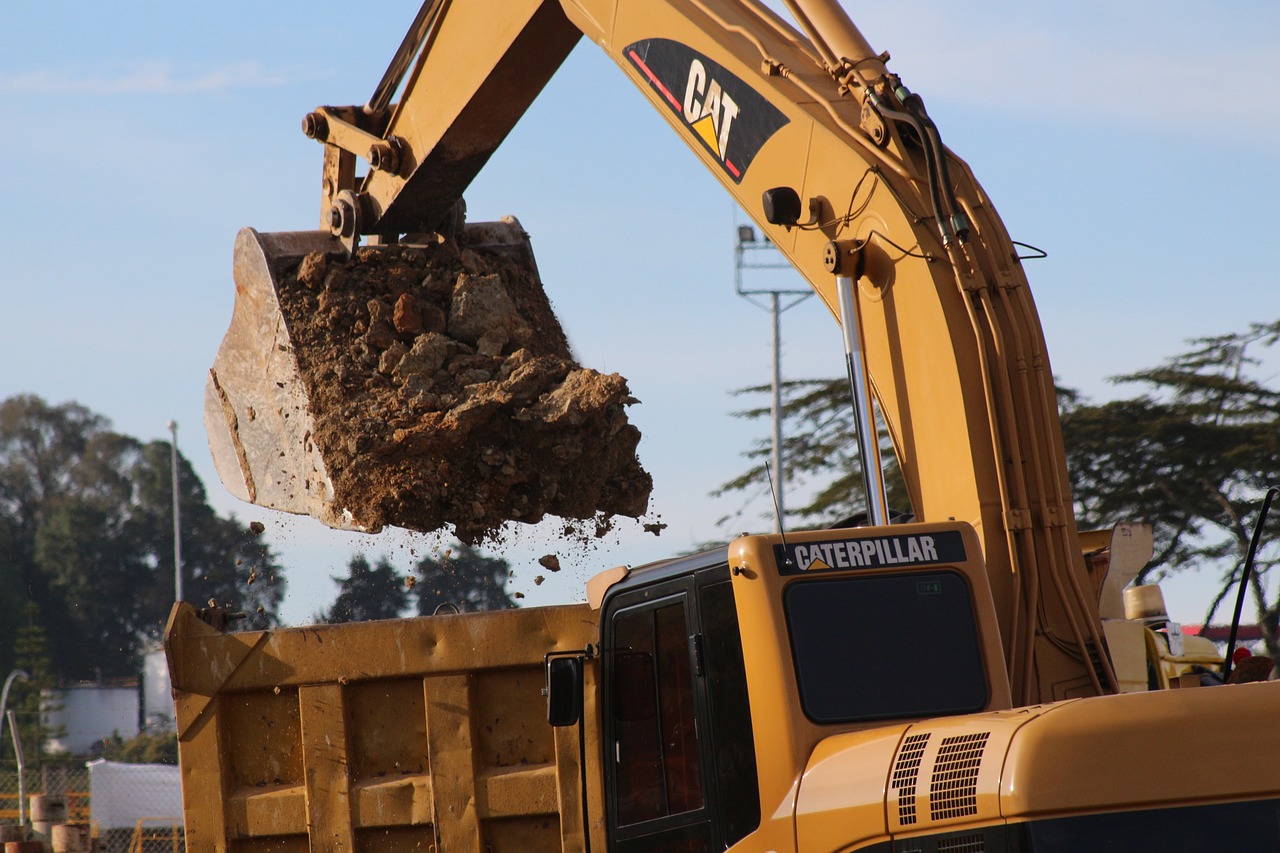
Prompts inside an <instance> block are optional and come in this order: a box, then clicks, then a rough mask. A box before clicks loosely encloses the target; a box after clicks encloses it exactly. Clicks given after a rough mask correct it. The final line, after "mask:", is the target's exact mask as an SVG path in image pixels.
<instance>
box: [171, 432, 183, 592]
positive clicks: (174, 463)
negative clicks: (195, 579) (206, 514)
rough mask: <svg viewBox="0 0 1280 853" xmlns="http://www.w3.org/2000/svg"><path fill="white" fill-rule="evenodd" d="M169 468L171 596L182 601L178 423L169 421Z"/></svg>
mask: <svg viewBox="0 0 1280 853" xmlns="http://www.w3.org/2000/svg"><path fill="white" fill-rule="evenodd" d="M169 434H170V435H171V436H172V438H171V440H170V441H169V450H170V454H169V458H170V465H169V467H170V468H171V469H172V471H173V594H174V601H182V522H181V519H180V516H179V511H178V422H177V421H169Z"/></svg>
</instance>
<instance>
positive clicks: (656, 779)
mask: <svg viewBox="0 0 1280 853" xmlns="http://www.w3.org/2000/svg"><path fill="white" fill-rule="evenodd" d="M721 575H723V578H721V577H720V576H721ZM700 610H707V611H708V612H707V613H705V614H702V613H700ZM704 626H705V627H704ZM704 630H711V631H713V632H714V636H711V637H707V636H704V634H703V631H704ZM604 639H605V644H604V646H605V647H604V648H603V649H602V654H603V658H604V661H603V662H604V669H603V683H602V688H603V690H604V693H605V696H604V700H605V701H604V706H605V721H606V723H605V741H604V750H605V755H604V766H605V775H606V783H605V793H606V797H607V798H608V807H607V809H606V811H607V812H608V817H607V830H608V836H609V841H610V849H612V850H617V851H618V853H648V851H659V850H661V851H676V853H703V851H706V853H711V852H712V851H720V850H723V849H725V847H727V846H729V845H730V844H732V843H733V842H734V841H736V840H738V839H739V838H741V837H742V836H743V835H745V834H746V833H747V832H749V831H750V829H753V828H754V827H755V825H757V824H758V821H759V806H758V802H759V800H758V789H757V787H756V778H755V753H754V747H753V746H752V733H751V722H750V708H749V706H748V704H747V698H746V684H745V675H744V672H743V669H742V662H741V660H742V658H741V649H740V640H739V637H738V625H737V617H736V612H735V610H734V607H733V598H732V590H731V587H730V585H729V582H728V570H727V566H726V567H723V569H722V570H720V571H710V572H699V573H698V575H697V576H684V577H679V578H675V579H672V580H668V581H664V582H662V583H659V584H655V585H653V586H649V587H645V588H642V589H637V590H633V591H628V592H626V593H622V594H620V595H619V596H618V597H617V598H616V599H615V600H614V601H612V602H611V603H610V605H608V615H607V616H606V622H605V636H604ZM712 693H716V694H719V695H718V696H716V697H713V696H712V695H710V694H712ZM739 788H741V789H743V790H738V789H739ZM725 799H728V800H730V801H731V802H730V804H729V806H730V807H729V808H728V809H725V808H720V807H718V805H717V803H718V802H722V801H723V800H725Z"/></svg>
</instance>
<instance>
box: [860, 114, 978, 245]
mask: <svg viewBox="0 0 1280 853" xmlns="http://www.w3.org/2000/svg"><path fill="white" fill-rule="evenodd" d="M866 91H867V97H868V98H870V99H871V103H873V104H875V107H876V109H877V110H879V111H880V114H881V115H883V116H884V117H885V118H890V119H893V120H895V121H901V122H905V123H906V124H908V125H910V126H911V127H912V129H914V130H915V132H916V134H917V135H918V136H919V137H920V144H921V145H922V146H923V148H924V165H925V172H926V179H925V183H927V184H928V185H929V203H930V205H931V206H932V207H933V218H934V220H935V221H936V222H937V223H938V232H939V233H940V234H941V235H942V246H943V248H950V247H951V244H952V243H953V242H954V241H955V236H956V235H955V232H954V231H953V230H952V228H951V220H950V219H949V218H948V216H947V215H946V212H945V210H944V209H943V206H942V198H941V196H940V194H939V190H938V187H939V184H938V164H937V162H936V160H935V153H934V149H933V145H932V143H931V142H930V140H929V136H928V134H927V133H926V132H925V129H924V126H923V125H922V124H921V123H920V120H919V118H917V117H916V116H915V115H914V114H913V113H909V112H903V111H902V110H895V109H893V108H892V107H890V106H889V105H888V104H886V103H885V102H884V99H883V98H881V97H880V96H879V95H878V94H876V92H875V90H874V89H867V90H866Z"/></svg>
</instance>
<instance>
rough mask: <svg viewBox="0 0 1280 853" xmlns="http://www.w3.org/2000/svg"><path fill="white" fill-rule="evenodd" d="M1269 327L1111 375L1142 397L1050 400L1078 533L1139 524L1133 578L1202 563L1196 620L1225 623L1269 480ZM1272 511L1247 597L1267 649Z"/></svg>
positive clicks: (1279, 473) (1272, 444)
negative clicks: (1137, 567) (1150, 554)
mask: <svg viewBox="0 0 1280 853" xmlns="http://www.w3.org/2000/svg"><path fill="white" fill-rule="evenodd" d="M1277 340H1280V322H1276V323H1270V324H1254V325H1253V326H1251V327H1250V328H1249V329H1248V330H1246V331H1244V332H1241V333H1236V334H1230V335H1221V336H1217V337H1211V338H1199V339H1196V340H1193V341H1192V342H1191V344H1192V348H1191V349H1190V350H1188V351H1187V352H1185V353H1182V354H1180V355H1176V356H1174V357H1173V358H1171V359H1169V360H1168V361H1166V362H1165V363H1164V364H1162V365H1160V366H1158V367H1155V368H1151V369H1148V370H1141V371H1138V372H1136V373H1130V374H1126V375H1124V376H1119V377H1116V379H1115V380H1114V381H1116V382H1119V383H1125V384H1136V385H1139V386H1142V387H1144V388H1145V389H1146V390H1147V393H1145V394H1141V395H1139V396H1137V397H1133V398H1130V399H1124V400H1115V401H1111V402H1107V403H1102V404H1099V405H1092V404H1090V403H1088V402H1087V401H1084V400H1082V399H1081V398H1080V397H1079V395H1077V394H1074V393H1072V392H1066V393H1064V394H1063V395H1062V415H1063V417H1062V427H1063V438H1064V441H1065V442H1066V445H1067V449H1068V457H1069V459H1070V463H1071V464H1070V472H1071V481H1072V490H1073V494H1074V496H1075V500H1076V505H1077V514H1078V516H1079V517H1080V519H1081V522H1082V523H1083V524H1084V525H1093V526H1103V525H1105V524H1111V523H1114V522H1116V521H1123V520H1134V521H1144V522H1147V523H1149V524H1151V525H1152V526H1153V528H1154V531H1155V539H1156V554H1155V557H1154V558H1153V559H1152V561H1151V562H1150V563H1149V564H1148V565H1147V566H1146V567H1145V568H1144V569H1143V571H1142V572H1141V573H1140V574H1139V576H1138V582H1143V581H1148V582H1149V581H1150V580H1154V579H1157V578H1159V577H1160V576H1161V575H1163V574H1164V573H1167V572H1171V571H1177V570H1179V569H1183V568H1187V567H1214V568H1216V570H1217V571H1218V572H1219V574H1220V578H1221V585H1220V587H1219V590H1220V591H1219V594H1218V595H1217V596H1216V597H1215V598H1214V600H1213V601H1211V602H1209V603H1208V604H1207V606H1206V613H1205V617H1204V621H1205V622H1206V623H1208V622H1211V621H1214V619H1215V618H1216V619H1217V621H1226V620H1227V619H1229V618H1230V609H1229V608H1227V609H1220V606H1221V604H1222V602H1223V601H1224V600H1227V599H1230V600H1231V601H1232V602H1234V599H1235V590H1236V586H1237V584H1238V582H1239V578H1240V575H1241V569H1242V567H1243V565H1244V560H1245V557H1246V555H1247V553H1248V547H1249V541H1250V539H1251V537H1252V529H1253V525H1254V522H1255V521H1256V519H1257V511H1258V509H1259V502H1260V499H1261V497H1262V495H1263V494H1264V493H1265V491H1266V489H1267V488H1268V486H1270V485H1274V484H1280V389H1278V388H1275V387H1271V386H1270V385H1268V381H1269V380H1268V378H1267V376H1266V371H1265V370H1264V369H1263V362H1262V361H1261V359H1260V357H1259V350H1265V349H1267V348H1269V347H1272V346H1274V345H1275V344H1276V342H1277ZM1278 516H1280V514H1278V513H1275V512H1273V513H1272V517H1271V520H1270V523H1269V525H1268V530H1267V531H1266V533H1267V535H1265V536H1264V537H1263V539H1262V540H1261V541H1262V543H1263V544H1262V547H1261V548H1260V551H1259V554H1258V559H1257V564H1256V567H1255V569H1256V572H1257V574H1256V575H1255V577H1254V580H1253V582H1252V583H1251V584H1250V592H1251V594H1252V599H1253V602H1254V605H1255V607H1256V609H1257V613H1258V614H1259V619H1260V620H1261V623H1262V625H1263V628H1264V633H1265V634H1266V636H1267V637H1268V638H1270V639H1269V640H1268V642H1269V644H1270V645H1271V647H1272V650H1273V651H1276V650H1277V645H1276V642H1275V637H1276V635H1277V631H1276V627H1277V621H1278V617H1280V604H1278V603H1277V601H1276V599H1275V598H1274V596H1273V594H1272V593H1269V592H1268V591H1267V588H1268V586H1269V583H1268V575H1269V574H1270V573H1272V570H1273V569H1274V568H1275V567H1276V565H1277V563H1280V517H1278Z"/></svg>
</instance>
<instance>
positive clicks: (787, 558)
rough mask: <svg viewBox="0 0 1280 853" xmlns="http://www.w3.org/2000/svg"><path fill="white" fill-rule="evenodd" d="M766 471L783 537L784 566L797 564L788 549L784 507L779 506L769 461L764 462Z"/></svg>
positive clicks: (775, 515)
mask: <svg viewBox="0 0 1280 853" xmlns="http://www.w3.org/2000/svg"><path fill="white" fill-rule="evenodd" d="M764 473H765V476H766V477H767V478H768V480H769V497H771V498H773V513H774V517H776V518H777V519H778V535H779V536H780V537H782V564H783V565H784V566H788V567H793V566H794V565H795V564H794V563H792V562H791V552H790V551H788V550H787V529H786V527H787V526H786V524H784V523H783V519H782V508H781V507H780V506H778V492H777V491H776V490H775V489H774V487H773V472H772V471H771V470H769V463H768V462H765V463H764Z"/></svg>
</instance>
